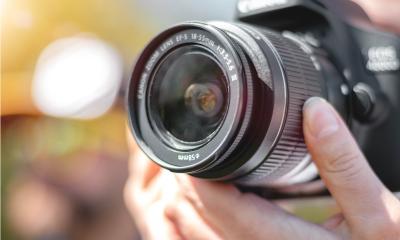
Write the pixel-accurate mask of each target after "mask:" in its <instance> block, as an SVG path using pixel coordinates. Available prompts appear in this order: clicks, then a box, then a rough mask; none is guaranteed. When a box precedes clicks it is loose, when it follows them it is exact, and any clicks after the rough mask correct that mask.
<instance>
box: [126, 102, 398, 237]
mask: <svg viewBox="0 0 400 240" xmlns="http://www.w3.org/2000/svg"><path fill="white" fill-rule="evenodd" d="M303 128H304V134H305V138H306V143H307V146H308V149H309V151H310V153H311V155H312V157H313V159H314V161H315V163H316V165H317V167H318V169H319V173H320V175H321V178H322V179H323V181H324V182H325V184H326V186H327V188H328V189H329V191H330V192H331V194H332V196H333V197H334V198H335V200H336V202H337V203H338V206H339V207H340V209H341V213H340V214H338V215H336V216H333V217H332V218H330V219H329V220H328V221H327V222H325V223H324V224H322V225H317V224H313V223H310V222H306V221H304V220H302V219H300V218H297V217H295V216H293V215H291V214H289V213H287V212H285V211H284V210H283V209H281V208H279V207H278V206H276V205H274V204H273V203H270V202H268V201H266V200H265V199H263V198H260V197H258V196H256V195H254V194H251V193H241V192H240V191H239V190H237V189H236V188H235V187H233V186H230V185H225V184H221V183H215V182H210V181H203V180H199V179H195V178H191V177H189V176H187V175H182V174H176V175H174V174H172V173H169V172H167V171H165V170H161V169H159V167H157V166H156V165H154V164H153V163H151V162H150V161H149V160H147V159H146V157H145V156H144V155H143V153H141V152H140V151H139V150H138V149H137V147H136V146H134V147H133V148H132V151H133V153H134V155H133V158H134V159H132V161H131V163H132V169H131V170H132V175H131V178H130V180H129V181H128V184H127V187H126V202H127V204H128V206H129V207H130V210H131V211H132V213H133V214H134V215H135V217H136V219H137V220H138V225H139V229H141V231H142V233H143V234H144V236H145V238H146V239H274V240H279V239H299V240H301V239H307V240H309V239H363V240H367V239H400V202H399V200H398V199H396V198H395V196H394V195H393V194H392V193H391V192H390V191H389V190H388V189H386V187H385V186H384V185H383V184H382V183H381V182H380V180H379V179H378V178H377V176H376V175H375V174H374V172H373V171H372V169H371V168H370V166H369V165H368V163H367V161H366V159H365V158H364V156H363V155H362V153H361V151H360V150H359V148H358V146H357V144H356V142H355V140H354V139H353V137H352V136H351V134H350V132H349V131H348V129H347V127H346V126H345V124H344V123H343V121H342V120H341V119H340V117H339V116H338V114H337V113H336V112H335V110H334V109H333V108H332V107H331V106H330V105H329V104H327V103H326V102H325V101H323V100H321V99H319V98H312V99H311V100H309V101H307V102H306V104H305V107H304V127H303ZM132 145H133V144H132Z"/></svg>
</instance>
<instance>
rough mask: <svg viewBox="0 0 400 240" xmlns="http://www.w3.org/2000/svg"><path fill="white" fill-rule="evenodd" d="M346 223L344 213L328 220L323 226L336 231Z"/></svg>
mask: <svg viewBox="0 0 400 240" xmlns="http://www.w3.org/2000/svg"><path fill="white" fill-rule="evenodd" d="M343 221H344V216H343V214H342V213H338V214H336V215H334V216H332V217H331V218H329V219H328V220H326V221H325V222H324V223H323V224H322V226H323V227H325V228H326V229H329V230H334V229H336V228H337V227H338V226H339V225H340V224H341V223H342V222H343Z"/></svg>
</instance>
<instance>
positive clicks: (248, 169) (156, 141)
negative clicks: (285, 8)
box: [127, 22, 325, 186]
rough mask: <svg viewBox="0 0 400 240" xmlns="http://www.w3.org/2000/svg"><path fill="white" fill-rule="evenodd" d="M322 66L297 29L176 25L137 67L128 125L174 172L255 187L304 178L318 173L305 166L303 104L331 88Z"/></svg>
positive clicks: (131, 87) (130, 92) (157, 40)
mask: <svg viewBox="0 0 400 240" xmlns="http://www.w3.org/2000/svg"><path fill="white" fill-rule="evenodd" d="M320 68H321V67H320V66H319V64H318V61H317V60H316V58H315V57H314V56H313V52H312V49H311V48H310V47H309V46H308V45H307V44H305V43H304V42H302V41H299V40H298V39H296V38H295V37H293V36H283V35H282V34H280V33H276V32H272V31H267V30H265V29H259V28H255V27H253V26H248V25H243V24H233V23H224V22H212V23H201V22H190V23H184V24H180V25H177V26H174V27H172V28H170V29H168V30H166V31H164V32H162V33H161V34H159V35H158V36H157V37H156V38H154V39H153V40H152V41H151V42H150V43H149V45H148V46H147V47H146V48H145V49H144V51H143V52H142V54H141V55H140V57H139V59H138V61H137V64H136V66H135V69H134V71H133V74H132V78H131V81H130V85H129V89H128V96H127V108H128V112H129V122H130V125H131V128H132V132H133V134H134V136H135V138H136V140H137V142H138V144H139V146H140V147H141V149H142V150H143V151H144V152H145V153H146V154H147V155H148V156H149V157H150V158H151V159H152V160H153V161H155V162H156V163H157V164H159V165H160V166H162V167H164V168H167V169H169V170H171V171H173V172H183V173H189V174H191V175H193V176H196V177H200V178H206V179H212V180H229V181H235V182H237V183H239V184H243V185H256V186H259V185H276V184H288V183H292V182H296V181H304V180H308V179H307V178H312V177H315V174H316V173H315V172H312V173H309V172H308V170H309V169H310V166H312V165H311V164H312V163H311V160H310V158H309V155H308V152H307V149H306V146H305V143H304V137H303V133H302V106H303V104H304V102H305V100H307V99H308V98H309V97H311V96H324V95H325V94H324V83H323V81H322V76H321V73H320V71H319V70H320ZM307 169H308V170H307Z"/></svg>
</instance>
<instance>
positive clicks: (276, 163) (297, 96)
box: [239, 31, 322, 184]
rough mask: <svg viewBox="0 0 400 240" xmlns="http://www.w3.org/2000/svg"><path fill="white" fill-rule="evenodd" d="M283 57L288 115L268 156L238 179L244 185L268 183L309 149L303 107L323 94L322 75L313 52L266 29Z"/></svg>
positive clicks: (292, 165) (300, 158) (287, 169)
mask: <svg viewBox="0 0 400 240" xmlns="http://www.w3.org/2000/svg"><path fill="white" fill-rule="evenodd" d="M263 33H264V34H265V35H266V37H267V38H268V39H269V40H270V42H271V43H272V44H273V45H274V47H275V49H276V50H277V52H278V53H279V56H280V58H281V60H282V64H283V69H284V72H285V75H286V80H287V95H288V104H287V117H286V120H285V123H284V126H283V130H282V132H281V136H280V138H279V140H278V142H277V143H276V145H275V147H274V149H273V150H272V152H271V153H270V154H269V156H268V157H267V158H266V159H265V160H264V161H263V163H262V164H261V165H259V166H258V167H257V168H256V169H255V170H253V171H252V172H251V173H249V174H248V175H246V176H243V177H242V178H240V179H239V183H242V184H246V183H247V184H250V183H251V184H254V183H260V182H263V183H268V182H272V181H274V180H276V179H277V178H278V177H280V176H283V175H285V174H287V173H288V172H289V171H290V170H292V169H294V168H295V167H296V166H297V165H298V164H299V163H300V162H301V161H303V159H304V158H305V157H307V154H308V151H307V148H306V145H305V142H304V136H303V131H302V108H303V105H304V102H305V101H306V100H307V99H308V98H310V97H312V96H321V92H322V90H321V82H320V81H321V76H320V73H319V72H318V71H317V69H316V67H315V66H314V64H313V62H312V60H311V56H310V54H308V53H306V52H305V51H304V50H302V49H301V48H300V46H299V45H298V44H297V43H295V42H294V41H293V40H291V39H287V38H285V37H283V36H281V35H278V34H275V33H272V32H266V31H264V32H263Z"/></svg>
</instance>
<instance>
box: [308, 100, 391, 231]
mask: <svg viewBox="0 0 400 240" xmlns="http://www.w3.org/2000/svg"><path fill="white" fill-rule="evenodd" d="M304 135H305V139H306V143H307V146H308V149H309V151H310V153H311V155H312V158H313V160H314V162H315V163H316V165H317V167H318V170H319V173H320V175H321V177H322V179H323V180H324V182H325V184H326V185H327V187H328V189H329V191H330V192H331V194H332V195H333V196H334V198H335V199H336V201H337V202H338V204H339V206H340V208H341V209H342V211H343V214H344V216H345V218H346V220H347V221H349V225H350V226H356V225H359V226H360V225H365V224H367V223H370V224H373V223H374V222H375V223H376V222H379V221H381V220H384V219H392V217H393V216H390V211H393V210H389V209H388V207H389V206H390V205H391V204H389V202H390V201H391V202H392V201H393V195H392V194H391V193H390V192H389V191H388V190H387V189H386V188H385V187H384V186H383V184H382V183H381V181H380V180H379V179H378V178H377V176H376V175H375V174H374V172H373V171H372V169H371V168H370V166H369V165H368V162H367V161H366V159H365V158H364V156H363V154H362V153H361V151H360V149H359V148H358V146H357V143H356V142H355V140H354V139H353V137H352V135H351V134H350V132H349V131H348V129H347V127H346V126H345V124H344V122H343V121H342V120H341V118H340V117H339V115H338V114H337V113H336V111H335V110H334V109H333V107H332V106H330V105H329V104H328V103H327V102H326V101H324V100H322V99H321V98H311V99H309V100H308V101H307V102H306V103H305V105H304ZM378 219H379V220H378ZM385 222H387V221H385Z"/></svg>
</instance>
